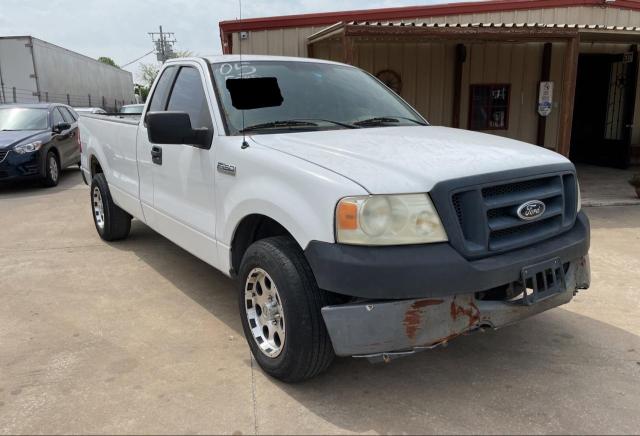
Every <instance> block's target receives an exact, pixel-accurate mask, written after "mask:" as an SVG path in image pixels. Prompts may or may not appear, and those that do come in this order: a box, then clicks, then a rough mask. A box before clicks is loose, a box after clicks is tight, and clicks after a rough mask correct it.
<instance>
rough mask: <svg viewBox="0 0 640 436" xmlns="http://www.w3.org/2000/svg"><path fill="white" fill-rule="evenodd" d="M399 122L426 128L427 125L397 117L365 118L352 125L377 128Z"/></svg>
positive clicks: (411, 119)
mask: <svg viewBox="0 0 640 436" xmlns="http://www.w3.org/2000/svg"><path fill="white" fill-rule="evenodd" d="M400 120H407V121H411V122H413V123H416V124H419V125H421V126H427V125H428V124H426V123H424V122H423V121H419V120H416V119H413V118H408V117H399V116H393V117H373V118H367V119H366V120H361V121H356V122H355V123H353V124H355V125H356V126H379V125H382V124H388V123H399V122H400Z"/></svg>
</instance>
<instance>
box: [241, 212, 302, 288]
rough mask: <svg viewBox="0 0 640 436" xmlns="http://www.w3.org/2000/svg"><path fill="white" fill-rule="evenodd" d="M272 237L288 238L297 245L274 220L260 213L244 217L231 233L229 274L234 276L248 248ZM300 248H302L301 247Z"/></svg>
mask: <svg viewBox="0 0 640 436" xmlns="http://www.w3.org/2000/svg"><path fill="white" fill-rule="evenodd" d="M272 236H288V237H290V238H291V240H293V241H295V242H296V244H298V245H299V243H298V241H296V238H295V237H294V236H293V234H292V233H291V232H290V231H289V230H287V228H286V227H285V226H283V225H282V224H281V223H280V222H278V221H277V220H276V219H274V218H271V217H270V216H267V215H264V214H261V213H252V214H248V215H245V216H244V217H243V218H242V219H241V220H239V221H238V223H237V225H236V226H235V229H234V231H233V236H232V238H231V245H230V262H231V264H230V267H231V268H230V273H231V275H232V276H235V275H236V274H237V272H238V271H239V269H240V263H241V262H242V257H243V256H244V253H245V252H246V251H247V249H248V248H249V246H251V244H253V243H254V242H256V241H259V240H261V239H265V238H269V237H272ZM301 248H302V247H301Z"/></svg>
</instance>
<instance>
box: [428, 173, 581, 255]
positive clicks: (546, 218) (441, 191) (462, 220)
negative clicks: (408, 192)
mask: <svg viewBox="0 0 640 436" xmlns="http://www.w3.org/2000/svg"><path fill="white" fill-rule="evenodd" d="M476 181H478V182H479V183H476ZM432 197H433V198H434V202H435V203H436V207H437V208H438V212H439V213H440V214H441V216H442V218H443V223H444V224H445V227H447V233H448V235H449V239H450V242H451V243H452V245H454V246H455V247H456V248H457V249H458V250H459V251H460V252H461V253H462V254H463V255H465V256H467V257H482V256H486V255H490V254H497V253H500V252H505V251H508V250H512V249H516V248H521V247H525V246H527V245H531V244H534V243H536V242H539V241H542V240H544V239H547V238H550V237H553V236H556V235H558V234H560V233H562V232H563V231H566V230H568V229H570V228H571V227H572V226H573V224H574V222H575V219H576V204H577V186H576V176H575V171H574V170H573V169H572V167H571V169H568V170H566V171H560V172H555V173H551V174H549V173H546V174H540V175H533V176H527V177H524V178H517V179H509V178H507V179H502V180H501V175H500V174H495V175H488V176H480V177H472V178H468V179H456V180H453V181H449V182H443V183H441V184H438V185H437V186H436V187H435V188H434V190H433V192H432ZM531 200H539V201H541V202H543V203H544V204H545V211H544V213H543V214H542V215H541V216H540V217H538V218H537V219H535V220H531V221H526V220H523V219H522V218H520V217H519V216H518V213H517V211H518V208H519V207H520V206H521V205H523V204H524V203H526V202H528V201H531Z"/></svg>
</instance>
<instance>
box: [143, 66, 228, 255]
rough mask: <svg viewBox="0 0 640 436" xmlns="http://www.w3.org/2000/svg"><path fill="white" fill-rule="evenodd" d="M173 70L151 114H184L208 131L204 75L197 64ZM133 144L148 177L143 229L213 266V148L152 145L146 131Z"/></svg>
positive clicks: (153, 103)
mask: <svg viewBox="0 0 640 436" xmlns="http://www.w3.org/2000/svg"><path fill="white" fill-rule="evenodd" d="M174 68H176V70H174V71H173V72H168V71H166V70H165V73H163V76H164V74H167V73H168V74H170V76H168V77H169V79H167V80H170V81H172V85H171V86H170V87H169V88H168V92H165V94H167V95H166V98H164V99H163V100H165V101H162V102H157V101H155V99H156V98H162V97H163V96H156V95H154V96H153V97H152V98H153V99H154V100H152V102H151V104H150V110H151V111H156V112H158V111H179V112H186V113H188V114H189V118H190V119H191V125H192V127H193V128H202V127H206V128H207V129H211V131H213V121H212V117H211V114H212V108H210V106H209V102H210V101H212V100H211V99H210V98H208V96H207V94H206V91H205V89H206V87H205V86H204V84H205V83H206V81H205V77H206V76H205V73H204V71H203V70H202V69H201V68H200V66H199V65H197V64H193V65H191V64H189V65H182V66H179V67H174ZM163 79H164V77H162V78H161V79H160V80H163ZM158 86H160V82H159V85H158ZM138 143H139V148H138V155H139V159H140V160H139V162H144V165H145V166H146V167H147V169H146V171H145V172H146V173H147V176H148V175H151V179H152V183H153V200H152V207H151V208H149V207H146V208H145V217H146V219H147V223H148V224H149V225H150V226H151V227H153V228H155V229H156V230H157V231H158V232H159V233H161V234H163V235H164V236H166V237H167V238H169V239H171V240H172V241H173V242H175V243H176V244H178V245H180V246H182V247H184V248H186V249H188V250H189V251H190V252H191V253H193V254H195V255H196V256H198V257H200V258H201V259H203V260H205V261H206V262H208V263H210V264H215V263H216V259H217V246H216V243H215V217H216V214H215V190H214V177H213V169H214V161H215V159H214V148H213V146H212V147H211V148H210V149H208V150H207V149H202V148H197V147H194V146H191V145H188V144H153V143H151V142H150V141H149V138H148V135H147V128H146V126H142V127H141V128H140V134H139V136H138ZM149 172H150V173H151V174H149ZM141 173H142V172H141ZM141 182H142V174H141ZM141 189H142V186H141ZM147 195H148V193H147Z"/></svg>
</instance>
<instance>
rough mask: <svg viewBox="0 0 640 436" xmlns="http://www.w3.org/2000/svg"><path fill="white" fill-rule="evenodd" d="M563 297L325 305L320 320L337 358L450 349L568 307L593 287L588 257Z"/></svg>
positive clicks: (577, 264)
mask: <svg viewBox="0 0 640 436" xmlns="http://www.w3.org/2000/svg"><path fill="white" fill-rule="evenodd" d="M565 283H566V286H565V288H564V290H562V291H561V292H559V293H557V294H555V295H553V296H551V297H549V298H546V299H543V300H541V301H539V302H537V303H535V304H532V305H526V304H522V303H519V302H513V301H491V300H479V299H477V298H476V294H475V293H469V294H460V295H454V296H446V297H443V298H429V299H410V300H396V301H368V302H362V303H350V304H344V305H339V306H327V307H324V308H323V309H322V316H323V318H324V321H325V324H326V326H327V331H328V332H329V335H330V337H331V342H332V343H333V348H334V351H335V353H336V354H337V355H339V356H356V357H366V358H369V359H370V360H374V361H375V360H385V361H387V360H388V359H391V358H394V357H400V356H404V355H408V354H413V353H415V352H417V351H421V350H425V349H429V348H434V347H437V346H438V345H442V344H446V343H447V342H448V341H449V340H451V339H453V338H455V337H457V336H459V335H462V334H464V333H467V332H470V331H474V330H477V329H479V328H483V327H489V328H494V329H497V328H500V327H503V326H505V325H508V324H512V323H515V322H517V321H520V320H522V319H524V318H527V317H530V316H532V315H535V314H537V313H540V312H543V311H546V310H549V309H551V308H554V307H557V306H560V305H562V304H566V303H568V302H569V301H571V299H572V298H573V296H574V293H575V291H576V290H577V289H586V288H588V287H589V284H590V267H589V258H588V256H585V257H582V258H579V259H576V260H575V261H573V262H571V263H570V264H569V267H568V270H567V272H566V275H565Z"/></svg>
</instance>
